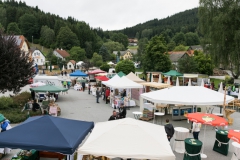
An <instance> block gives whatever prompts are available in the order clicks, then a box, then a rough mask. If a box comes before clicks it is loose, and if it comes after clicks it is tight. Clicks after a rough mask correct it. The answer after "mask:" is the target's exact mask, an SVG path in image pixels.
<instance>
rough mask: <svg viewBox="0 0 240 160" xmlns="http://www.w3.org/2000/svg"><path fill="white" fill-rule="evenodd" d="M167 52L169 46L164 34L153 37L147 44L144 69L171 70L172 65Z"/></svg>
mask: <svg viewBox="0 0 240 160" xmlns="http://www.w3.org/2000/svg"><path fill="white" fill-rule="evenodd" d="M166 52H167V46H166V43H165V41H164V38H163V36H155V37H153V38H152V39H151V40H150V41H149V43H148V45H147V46H146V50H145V54H144V55H143V60H142V62H143V64H142V65H143V69H144V71H145V72H146V71H161V72H167V71H169V70H170V69H171V66H172V65H171V61H170V59H169V56H168V55H167V54H166Z"/></svg>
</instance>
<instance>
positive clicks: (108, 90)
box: [105, 88, 110, 104]
mask: <svg viewBox="0 0 240 160" xmlns="http://www.w3.org/2000/svg"><path fill="white" fill-rule="evenodd" d="M105 95H106V96H105V98H106V104H108V102H109V98H110V97H109V96H110V89H109V88H107V90H106V93H105Z"/></svg>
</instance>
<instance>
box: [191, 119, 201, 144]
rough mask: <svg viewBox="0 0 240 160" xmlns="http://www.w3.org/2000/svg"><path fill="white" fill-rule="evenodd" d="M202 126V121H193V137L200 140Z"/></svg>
mask: <svg viewBox="0 0 240 160" xmlns="http://www.w3.org/2000/svg"><path fill="white" fill-rule="evenodd" d="M200 128H201V123H196V122H193V127H192V132H193V138H194V139H197V140H198V135H199V132H200Z"/></svg>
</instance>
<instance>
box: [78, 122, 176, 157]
mask: <svg viewBox="0 0 240 160" xmlns="http://www.w3.org/2000/svg"><path fill="white" fill-rule="evenodd" d="M113 143H114V144H115V145H114V146H113ZM78 152H79V153H80V154H83V155H89V154H90V155H95V156H106V157H108V158H115V157H120V158H124V159H125V158H133V159H164V160H175V156H174V154H173V152H172V149H171V147H170V145H169V142H168V140H167V136H166V132H165V129H164V126H159V125H155V124H152V123H148V122H143V121H139V120H135V119H132V118H124V119H120V120H114V121H107V122H99V123H96V125H95V127H94V129H93V131H92V133H91V135H90V136H89V137H88V139H87V140H86V142H85V143H84V144H83V145H82V146H81V147H80V148H79V149H78Z"/></svg>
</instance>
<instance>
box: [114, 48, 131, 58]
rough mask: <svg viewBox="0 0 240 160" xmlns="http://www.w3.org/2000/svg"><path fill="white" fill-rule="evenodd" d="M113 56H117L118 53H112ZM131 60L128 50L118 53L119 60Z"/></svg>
mask: <svg viewBox="0 0 240 160" xmlns="http://www.w3.org/2000/svg"><path fill="white" fill-rule="evenodd" d="M113 54H115V55H116V56H117V55H118V51H113ZM132 58H133V53H132V52H131V51H130V50H126V51H120V59H123V60H126V59H132Z"/></svg>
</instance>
